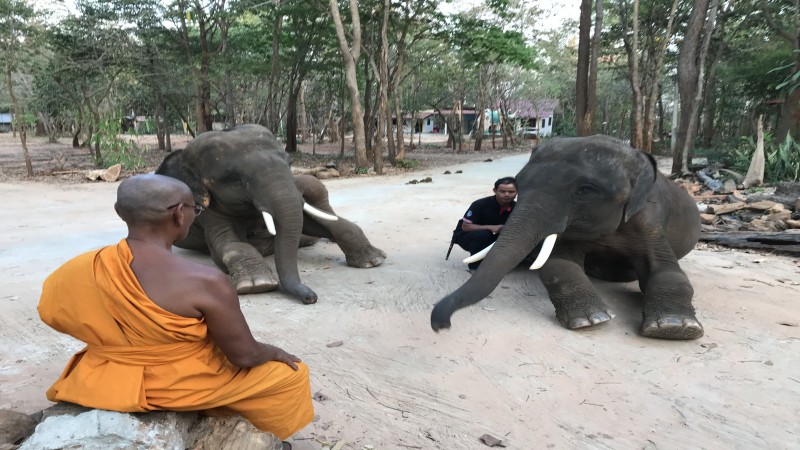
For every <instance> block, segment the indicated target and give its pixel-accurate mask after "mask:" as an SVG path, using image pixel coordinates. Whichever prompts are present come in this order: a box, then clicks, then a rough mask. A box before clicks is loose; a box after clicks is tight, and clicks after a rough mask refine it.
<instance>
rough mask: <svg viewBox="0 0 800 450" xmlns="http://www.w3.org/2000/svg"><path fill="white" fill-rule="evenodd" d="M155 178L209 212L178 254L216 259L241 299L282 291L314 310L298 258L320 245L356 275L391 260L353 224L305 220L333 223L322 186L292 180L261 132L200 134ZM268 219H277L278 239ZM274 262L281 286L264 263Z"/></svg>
mask: <svg viewBox="0 0 800 450" xmlns="http://www.w3.org/2000/svg"><path fill="white" fill-rule="evenodd" d="M156 173H158V174H162V175H168V176H171V177H174V178H177V179H179V180H181V181H183V182H184V183H186V184H187V185H188V186H189V188H190V189H191V190H192V193H193V195H194V199H195V202H197V203H198V204H201V205H203V206H205V207H206V211H205V212H203V213H202V214H201V215H200V216H198V217H197V219H196V220H195V222H194V224H192V227H191V229H190V230H189V235H188V236H187V237H186V239H184V240H182V241H180V242H177V243H176V246H178V247H181V248H186V249H191V250H198V251H204V252H208V253H210V255H211V258H212V259H213V260H214V262H215V263H216V264H217V266H219V267H220V268H221V269H222V270H224V271H225V272H226V273H228V274H229V275H230V277H231V281H232V283H233V285H234V287H235V288H236V290H237V292H238V293H240V294H247V293H256V292H266V291H270V290H273V289H276V288H277V287H279V286H280V288H281V289H282V290H283V291H284V292H286V293H288V294H290V295H292V296H295V297H297V298H299V299H300V300H301V301H302V302H303V303H306V304H310V303H315V302H316V301H317V294H316V293H315V292H314V291H313V290H311V288H309V287H307V286H305V285H304V284H303V283H302V282H301V281H300V276H299V273H298V268H297V251H298V248H299V247H300V246H302V245H310V244H313V243H314V242H316V240H318V238H327V239H330V240H331V241H334V242H336V243H337V244H338V245H339V248H341V249H342V251H343V252H344V254H345V259H346V261H347V264H348V265H350V266H352V267H360V268H368V267H374V266H377V265H379V264H381V263H382V262H383V261H384V259H385V258H386V254H385V253H384V252H383V251H381V250H379V249H377V248H375V247H373V246H372V244H370V242H369V240H368V239H367V237H366V236H365V235H364V232H363V231H362V230H361V228H359V227H358V226H357V225H355V224H353V223H352V222H350V221H348V220H346V219H344V218H342V217H338V220H335V221H332V220H321V219H318V218H317V217H315V216H312V215H309V214H308V213H307V212H304V204H308V205H312V206H314V207H315V208H316V209H318V210H321V211H323V212H326V213H329V214H331V215H335V213H334V211H333V208H331V206H330V204H329V203H328V191H327V189H326V188H325V186H324V185H323V184H322V182H321V181H319V180H318V179H316V178H315V177H312V176H306V175H300V176H293V175H292V172H291V168H290V163H289V155H288V154H287V153H286V152H285V151H284V150H283V149H282V147H281V145H280V143H279V142H278V141H277V140H276V139H275V137H274V136H273V135H272V133H270V131H269V130H267V129H266V128H264V127H262V126H259V125H240V126H237V127H235V128H232V129H230V130H226V131H209V132H206V133H203V134H200V135H199V136H197V138H195V139H194V140H192V141H191V142H190V143H189V144H188V145H187V146H186V148H185V149H183V150H177V151H174V152H172V153H170V154H169V155H168V156H167V157H166V158H165V159H164V161H163V162H162V163H161V165H160V166H159V167H158V169H156ZM263 212H266V213H268V214H269V215H271V216H272V218H273V219H274V228H275V229H274V231H275V235H274V236H273V235H272V233H271V232H270V231H268V229H267V225H266V222H265V218H264V217H263V214H262V213H263ZM272 254H274V255H275V267H276V269H277V272H278V277H277V279H276V278H275V276H274V274H273V273H272V271H271V270H270V269H269V266H267V264H266V263H265V261H264V256H267V255H272Z"/></svg>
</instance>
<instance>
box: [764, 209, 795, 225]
mask: <svg viewBox="0 0 800 450" xmlns="http://www.w3.org/2000/svg"><path fill="white" fill-rule="evenodd" d="M791 218H792V212H791V211H779V212H776V213H772V214H768V215H766V216H763V217H762V219H763V220H767V221H770V222H776V221H779V220H783V221H786V220H789V219H791Z"/></svg>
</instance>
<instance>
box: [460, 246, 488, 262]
mask: <svg viewBox="0 0 800 450" xmlns="http://www.w3.org/2000/svg"><path fill="white" fill-rule="evenodd" d="M492 247H494V244H492V245H490V246H488V247H486V248H485V249H483V250H481V251H479V252H478V253H475V254H474V255H472V256H470V257H469V258H467V259H465V260H464V264H470V263H474V262H478V261H480V260H482V259H483V258H486V255H487V254H489V250H491V249H492Z"/></svg>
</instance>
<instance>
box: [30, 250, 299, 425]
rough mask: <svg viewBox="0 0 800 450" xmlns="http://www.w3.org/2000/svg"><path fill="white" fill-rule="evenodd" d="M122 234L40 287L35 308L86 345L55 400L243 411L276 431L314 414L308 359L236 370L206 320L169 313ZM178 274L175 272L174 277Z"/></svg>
mask: <svg viewBox="0 0 800 450" xmlns="http://www.w3.org/2000/svg"><path fill="white" fill-rule="evenodd" d="M132 260H133V255H132V254H131V251H130V248H129V247H128V243H127V241H126V240H124V239H123V240H122V241H120V243H119V244H117V245H115V246H109V247H105V248H102V249H100V250H95V251H92V252H89V253H85V254H83V255H81V256H78V257H76V258H74V259H72V260H70V261H68V262H67V263H65V264H64V265H63V266H61V267H60V268H59V269H58V270H56V271H55V272H54V273H53V274H51V275H50V276H49V277H48V278H47V280H45V282H44V286H43V287H42V297H41V300H40V301H39V316H40V317H41V318H42V321H44V322H45V323H46V324H48V325H50V326H51V327H53V328H54V329H56V330H58V331H60V332H62V333H66V334H69V335H70V336H72V337H74V338H76V339H79V340H81V341H83V342H85V343H86V344H87V346H86V348H84V349H83V350H81V351H80V352H78V353H77V354H75V355H74V356H73V357H72V359H71V360H70V362H69V363H68V364H67V367H66V369H64V372H63V373H62V374H61V376H60V377H59V379H58V380H57V381H56V382H55V384H54V385H53V386H52V387H51V388H50V389H49V390H48V391H47V398H48V399H49V400H51V401H54V402H59V401H65V402H72V403H77V404H80V405H83V406H87V407H90V408H100V409H107V410H112V411H122V412H142V411H153V410H171V411H196V410H210V411H208V412H209V413H211V414H220V415H226V414H240V415H242V416H243V417H245V418H246V419H247V420H249V421H250V422H252V423H253V424H254V425H255V426H256V427H258V428H259V429H260V430H263V431H269V432H271V433H274V434H276V435H277V436H278V437H280V438H281V439H286V438H287V437H289V436H291V435H292V434H294V433H295V432H296V431H298V430H299V429H301V428H302V427H304V426H305V425H307V424H308V423H309V422H311V420H312V419H313V418H314V410H313V406H312V405H311V389H310V386H309V380H308V367H307V366H306V365H305V364H302V363H298V364H297V365H298V367H299V370H298V371H294V370H292V368H291V367H289V366H287V365H286V364H284V363H281V362H274V361H271V362H268V363H265V364H262V365H260V366H257V367H252V368H248V369H242V368H239V367H236V366H234V365H233V364H231V363H230V361H228V359H227V358H226V357H225V355H224V354H223V353H222V350H220V349H219V347H217V346H216V345H215V344H214V343H213V342H211V341H210V340H209V339H210V338H209V337H208V333H207V329H206V323H205V321H204V320H203V319H202V318H201V319H197V318H190V317H183V316H179V315H176V314H173V313H171V312H169V311H166V310H164V309H162V308H161V307H159V306H158V305H156V304H155V303H153V302H152V301H151V300H150V299H149V298H147V295H146V294H145V292H144V290H143V289H142V287H141V286H140V285H139V281H138V280H137V279H136V276H135V275H134V273H133V271H132V270H131V267H130V263H131V261H132ZM176 282H180V280H176Z"/></svg>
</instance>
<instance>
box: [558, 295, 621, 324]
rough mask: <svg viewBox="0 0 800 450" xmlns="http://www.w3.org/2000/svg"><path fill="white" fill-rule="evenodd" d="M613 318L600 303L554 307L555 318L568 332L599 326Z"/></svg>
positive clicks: (608, 310)
mask: <svg viewBox="0 0 800 450" xmlns="http://www.w3.org/2000/svg"><path fill="white" fill-rule="evenodd" d="M614 316H615V314H614V312H613V311H611V310H610V309H608V307H607V306H606V305H605V304H603V303H602V302H597V303H593V304H587V305H583V306H573V307H565V306H562V307H558V306H556V318H557V319H558V321H559V322H560V323H561V325H562V326H563V327H564V328H568V329H570V330H577V329H579V328H586V327H591V326H594V325H599V324H601V323H605V322H608V321H609V320H611V319H613V318H614Z"/></svg>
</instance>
